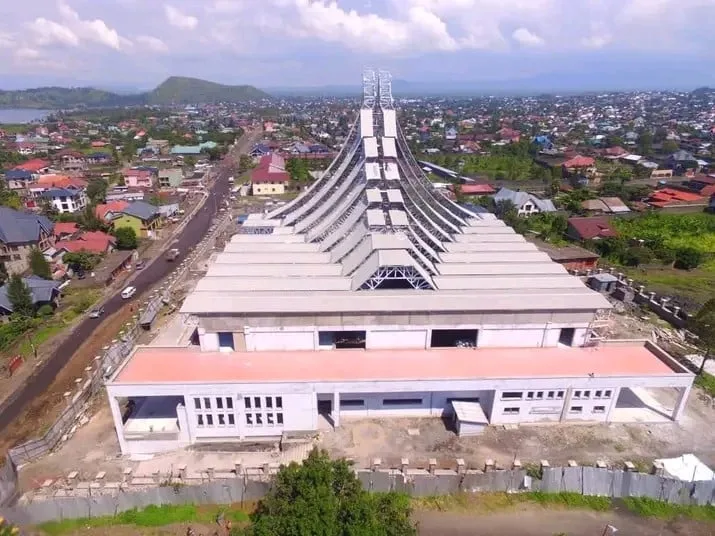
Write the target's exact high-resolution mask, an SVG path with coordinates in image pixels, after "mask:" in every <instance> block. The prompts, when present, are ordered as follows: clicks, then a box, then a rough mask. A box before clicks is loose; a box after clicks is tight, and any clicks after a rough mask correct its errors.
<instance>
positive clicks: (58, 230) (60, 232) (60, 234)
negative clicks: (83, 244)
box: [53, 221, 79, 240]
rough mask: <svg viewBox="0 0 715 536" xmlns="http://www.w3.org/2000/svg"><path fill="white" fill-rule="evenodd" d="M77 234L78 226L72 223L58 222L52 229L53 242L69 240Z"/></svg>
mask: <svg viewBox="0 0 715 536" xmlns="http://www.w3.org/2000/svg"><path fill="white" fill-rule="evenodd" d="M77 233H79V226H78V225H77V224H76V223H74V222H72V221H61V222H59V221H58V222H56V223H55V228H54V229H53V234H54V236H55V240H70V239H72V238H73V237H74V236H75V235H76V234H77Z"/></svg>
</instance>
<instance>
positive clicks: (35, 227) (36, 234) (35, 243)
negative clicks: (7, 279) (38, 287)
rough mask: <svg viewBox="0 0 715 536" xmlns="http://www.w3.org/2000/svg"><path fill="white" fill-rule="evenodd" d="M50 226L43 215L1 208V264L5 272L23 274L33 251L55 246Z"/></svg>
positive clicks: (51, 226)
mask: <svg viewBox="0 0 715 536" xmlns="http://www.w3.org/2000/svg"><path fill="white" fill-rule="evenodd" d="M52 230H53V224H52V222H51V221H50V220H49V219H47V218H46V217H44V216H40V215H37V214H30V213H27V212H20V211H17V210H13V209H11V208H7V207H2V206H0V262H3V263H5V268H6V269H7V271H8V272H11V273H19V272H24V271H25V270H26V269H27V267H28V260H29V256H30V252H31V251H32V249H33V248H38V249H39V250H40V251H44V250H45V249H47V248H50V247H51V246H52V244H53V243H54V237H53V234H52Z"/></svg>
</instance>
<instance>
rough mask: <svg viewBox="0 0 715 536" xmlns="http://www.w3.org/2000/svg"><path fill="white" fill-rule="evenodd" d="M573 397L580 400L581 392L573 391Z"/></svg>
mask: <svg viewBox="0 0 715 536" xmlns="http://www.w3.org/2000/svg"><path fill="white" fill-rule="evenodd" d="M573 397H574V398H581V391H574V392H573Z"/></svg>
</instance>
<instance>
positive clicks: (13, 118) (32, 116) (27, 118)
mask: <svg viewBox="0 0 715 536" xmlns="http://www.w3.org/2000/svg"><path fill="white" fill-rule="evenodd" d="M51 113H52V110H34V109H28V108H7V109H0V125H1V124H3V123H7V124H17V123H30V122H32V121H39V120H40V119H43V118H45V117H47V115H49V114H51Z"/></svg>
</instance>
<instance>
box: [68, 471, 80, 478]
mask: <svg viewBox="0 0 715 536" xmlns="http://www.w3.org/2000/svg"><path fill="white" fill-rule="evenodd" d="M78 476H79V473H78V472H77V471H72V472H71V473H69V474H68V475H67V480H74V479H76V478H77V477H78Z"/></svg>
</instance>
